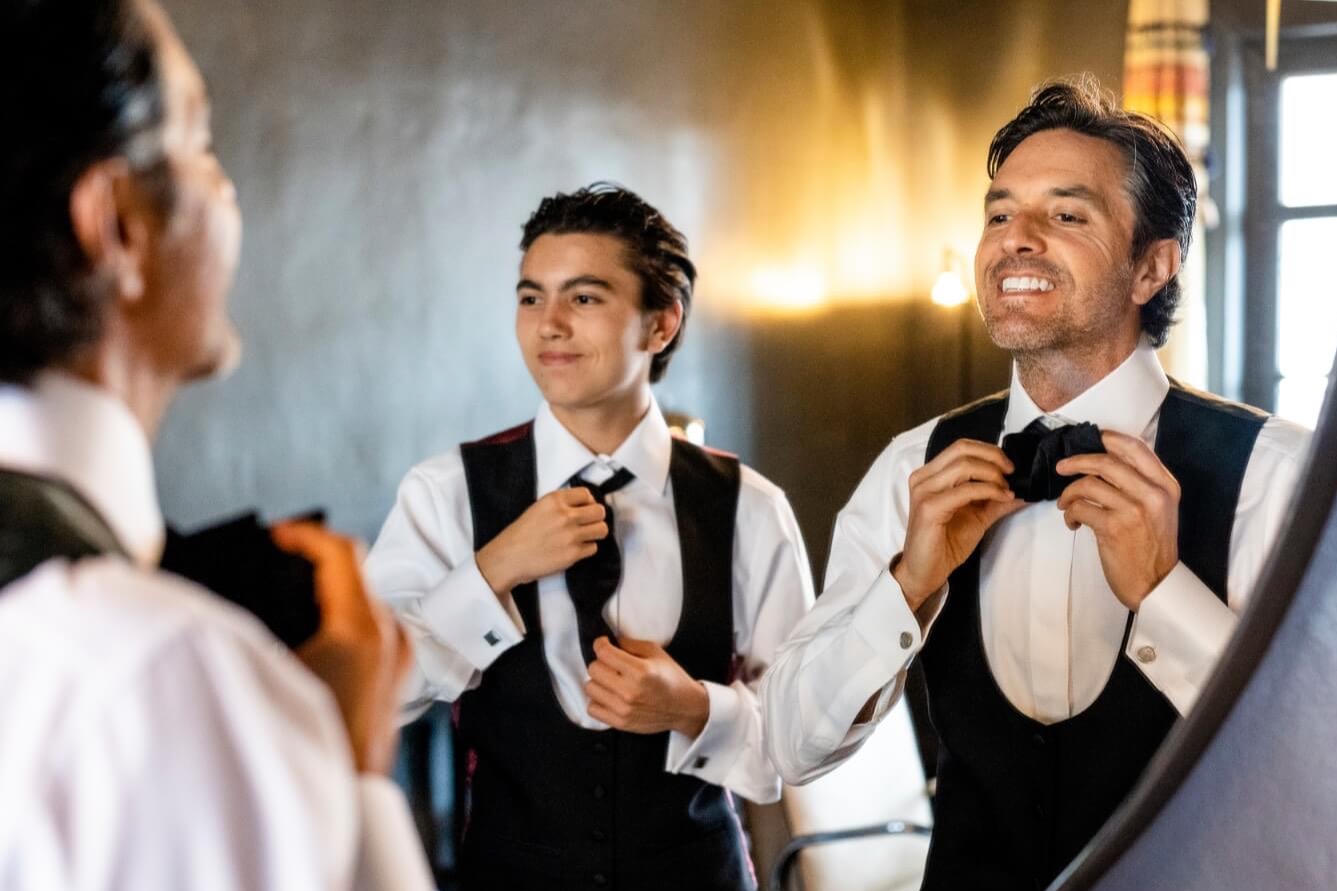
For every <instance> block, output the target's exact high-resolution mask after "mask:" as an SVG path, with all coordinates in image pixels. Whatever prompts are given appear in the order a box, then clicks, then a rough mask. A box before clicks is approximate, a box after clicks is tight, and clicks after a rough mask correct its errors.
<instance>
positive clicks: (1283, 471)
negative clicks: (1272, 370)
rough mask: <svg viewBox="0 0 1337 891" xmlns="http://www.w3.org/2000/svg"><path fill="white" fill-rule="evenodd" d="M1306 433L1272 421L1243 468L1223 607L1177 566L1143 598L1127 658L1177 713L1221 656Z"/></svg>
mask: <svg viewBox="0 0 1337 891" xmlns="http://www.w3.org/2000/svg"><path fill="white" fill-rule="evenodd" d="M1310 438H1311V434H1310V431H1308V430H1305V429H1303V428H1301V427H1299V426H1297V425H1295V424H1290V423H1288V422H1285V421H1281V420H1280V419H1277V418H1273V419H1270V420H1269V421H1268V422H1267V423H1266V424H1265V425H1264V427H1263V429H1262V431H1261V432H1260V433H1259V437H1258V442H1257V443H1256V445H1255V447H1254V451H1253V454H1252V455H1251V456H1250V459H1249V466H1248V468H1247V469H1246V470H1245V474H1244V480H1243V484H1242V486H1241V487H1240V498H1239V502H1238V505H1237V507H1236V511H1235V525H1234V529H1233V530H1232V532H1231V540H1230V561H1229V573H1228V577H1227V581H1226V587H1227V603H1222V602H1221V600H1220V599H1219V598H1218V597H1217V596H1216V595H1215V594H1213V593H1212V591H1211V590H1210V589H1209V588H1208V587H1207V586H1206V585H1205V584H1203V583H1202V581H1201V580H1200V579H1198V577H1197V576H1195V575H1194V574H1193V572H1192V570H1190V569H1189V568H1188V567H1187V566H1185V565H1184V564H1183V563H1182V562H1181V563H1177V564H1176V566H1175V567H1174V568H1173V569H1172V570H1171V571H1170V573H1169V574H1168V575H1167V576H1166V577H1165V578H1164V579H1163V580H1162V581H1161V582H1160V584H1159V585H1157V586H1156V587H1155V588H1154V589H1152V591H1151V592H1150V593H1149V594H1148V595H1147V596H1146V598H1145V599H1144V600H1143V601H1142V603H1141V605H1140V607H1139V609H1138V611H1137V615H1136V617H1135V618H1134V620H1133V629H1132V633H1131V634H1130V635H1129V639H1128V646H1127V648H1126V649H1125V654H1126V655H1127V657H1128V658H1129V659H1131V660H1133V664H1134V665H1136V666H1137V667H1138V668H1139V669H1140V670H1141V671H1142V673H1143V674H1144V675H1145V676H1146V677H1147V680H1149V681H1151V683H1152V684H1153V685H1154V686H1155V687H1156V688H1157V689H1158V690H1160V691H1161V692H1162V693H1164V694H1165V695H1166V697H1167V698H1168V699H1169V700H1170V702H1171V704H1173V705H1174V707H1175V709H1176V710H1177V711H1178V712H1179V713H1180V714H1181V715H1183V714H1187V713H1188V711H1189V709H1191V708H1192V706H1193V703H1194V702H1196V701H1197V698H1198V694H1199V693H1200V692H1201V690H1202V687H1203V685H1204V684H1206V683H1207V679H1208V678H1209V677H1210V676H1211V672H1212V669H1213V668H1214V667H1215V666H1216V663H1217V660H1218V659H1219V658H1220V656H1221V654H1222V653H1223V652H1224V651H1225V648H1226V646H1227V644H1228V643H1229V641H1230V638H1231V635H1233V634H1234V632H1235V626H1236V625H1237V624H1238V622H1239V614H1240V613H1241V612H1243V610H1244V607H1245V606H1246V605H1247V603H1248V600H1249V597H1250V596H1251V595H1252V593H1253V588H1254V585H1255V584H1256V583H1257V581H1258V578H1259V576H1260V575H1261V573H1262V570H1263V566H1264V565H1265V564H1266V562H1267V559H1268V556H1269V555H1270V554H1271V551H1272V548H1273V545H1274V544H1275V543H1276V540H1277V534H1278V533H1279V532H1280V529H1281V524H1282V522H1283V521H1284V520H1285V518H1286V517H1287V516H1288V515H1289V513H1290V510H1289V507H1290V500H1291V497H1292V495H1293V493H1294V491H1295V485H1296V483H1297V481H1298V479H1299V476H1300V474H1301V472H1302V471H1303V469H1304V463H1305V458H1306V456H1307V454H1308V446H1309V441H1310Z"/></svg>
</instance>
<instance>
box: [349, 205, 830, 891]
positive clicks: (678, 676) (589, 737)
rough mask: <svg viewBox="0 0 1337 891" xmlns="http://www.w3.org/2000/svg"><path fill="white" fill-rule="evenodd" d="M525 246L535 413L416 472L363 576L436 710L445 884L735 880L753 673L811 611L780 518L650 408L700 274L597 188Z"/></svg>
mask: <svg viewBox="0 0 1337 891" xmlns="http://www.w3.org/2000/svg"><path fill="white" fill-rule="evenodd" d="M520 246H521V249H522V250H523V251H524V257H523V260H522V262H521V266H520V280H519V284H518V285H517V288H516V294H517V305H516V338H517V340H518V342H519V345H520V349H521V352H522V353H523V355H524V359H525V364H526V366H527V367H528V369H529V372H530V375H531V376H532V377H533V379H534V382H535V383H536V384H537V385H538V387H539V390H540V391H541V392H542V394H543V398H544V401H543V403H542V404H541V405H540V406H539V410H538V413H537V415H536V417H535V418H534V420H533V421H532V422H529V423H526V424H523V425H521V426H519V427H516V428H514V429H511V430H508V431H505V432H503V433H498V434H496V435H494V436H490V437H488V438H486V439H482V440H479V441H477V442H472V443H466V444H465V445H463V446H461V447H459V448H457V449H454V450H452V451H450V452H449V453H447V454H445V455H441V456H439V457H436V458H432V459H430V460H428V461H426V462H424V463H422V464H420V465H419V466H417V467H415V468H414V469H413V470H412V471H410V472H409V474H408V476H407V477H406V478H405V480H404V482H403V484H402V485H401V486H400V490H399V495H398V499H397V502H396V504H395V507H394V509H393V511H392V512H391V514H390V517H389V518H388V519H387V520H386V523H385V527H384V529H383V530H382V532H381V535H380V538H379V539H378V540H377V542H376V545H375V547H374V548H373V550H372V552H371V555H370V558H369V560H368V563H367V571H368V573H369V575H370V577H371V578H372V579H373V580H374V584H375V586H376V587H377V588H378V589H379V590H380V592H381V593H382V595H383V596H385V597H386V598H387V600H388V601H389V602H390V603H391V604H392V605H393V607H394V608H395V610H396V611H397V612H398V613H399V614H400V615H401V616H402V617H403V619H404V621H405V622H406V624H407V625H408V626H409V628H410V634H411V636H412V637H413V638H414V642H415V643H416V645H417V647H416V649H417V668H418V672H417V678H416V689H415V690H414V691H413V694H412V698H413V701H414V703H415V704H418V705H422V704H426V703H428V702H430V701H432V700H433V699H441V700H446V701H450V702H454V703H455V704H456V718H457V724H458V728H459V731H460V734H461V739H462V744H463V746H464V747H465V748H466V749H467V753H468V754H467V757H468V766H469V776H470V813H469V816H468V820H467V824H466V825H467V828H466V831H465V835H464V844H463V856H462V861H463V863H462V869H463V874H464V884H465V887H466V888H469V889H470V891H476V889H489V888H497V889H502V888H504V889H517V888H544V889H551V888H576V887H580V888H587V887H591V886H593V887H604V888H621V889H635V891H654V889H665V891H667V889H674V891H677V889H682V888H692V889H701V891H709V889H721V891H723V889H742V888H753V887H755V879H754V878H753V876H752V872H751V869H750V867H749V865H748V860H747V856H746V852H745V850H744V846H743V841H742V836H741V833H740V831H739V826H738V824H737V821H736V818H735V814H734V811H733V808H732V806H731V801H730V795H729V793H730V791H733V792H737V793H739V794H741V795H743V796H745V797H747V798H750V799H752V800H754V801H758V802H767V801H773V800H775V799H776V798H778V796H779V791H780V781H779V777H778V775H777V774H776V771H775V768H774V767H773V766H772V765H771V764H770V762H769V761H768V760H767V758H766V755H765V754H764V751H763V746H762V742H761V716H760V712H759V707H758V700H757V696H756V683H757V680H758V678H759V677H760V676H761V673H762V672H763V671H764V669H765V668H766V666H767V665H768V663H769V661H770V659H771V655H772V653H773V652H774V650H775V648H776V646H777V645H778V644H779V642H780V641H781V640H783V639H784V638H785V636H786V635H787V634H788V633H789V631H790V629H791V628H792V627H793V626H794V624H795V623H796V622H797V620H798V619H799V617H800V616H802V615H803V613H804V612H806V610H807V609H808V607H809V606H810V605H811V603H812V597H813V595H812V582H811V579H810V577H809V570H808V563H807V556H806V554H805V552H804V547H803V542H802V539H801V538H800V535H799V530H798V527H797V525H796V523H795V520H794V516H793V512H792V511H791V509H790V507H789V504H788V502H787V500H786V499H785V496H784V494H783V493H782V492H781V491H780V490H779V489H778V488H776V487H775V486H774V485H773V484H771V483H770V482H768V481H767V480H765V479H763V478H762V477H761V476H760V475H759V474H757V473H756V472H755V471H753V470H752V469H751V468H748V467H745V466H742V465H741V464H740V463H739V462H738V461H737V459H735V458H733V457H731V456H726V455H721V454H718V453H715V452H711V451H707V450H705V449H702V448H698V447H696V446H693V445H690V444H688V443H686V442H684V441H682V440H679V439H675V438H673V437H672V436H671V435H670V433H669V428H668V426H667V424H666V423H665V421H664V417H663V415H662V414H661V412H660V409H659V406H658V405H657V404H656V402H655V399H654V396H653V395H652V393H651V387H650V385H651V384H652V383H653V382H655V381H657V380H659V379H660V377H662V375H663V374H664V371H665V369H666V368H667V366H668V363H669V360H670V358H671V357H672V355H673V352H674V350H675V349H676V348H677V346H678V344H679V342H680V341H681V339H682V333H683V327H684V323H685V321H686V317H687V313H688V310H689V309H690V306H691V298H692V287H693V284H694V281H695V278H696V271H695V268H694V267H693V265H692V263H691V261H690V260H689V259H688V258H687V246H686V240H685V239H684V238H683V236H682V234H681V233H680V232H678V230H677V229H675V228H674V227H673V226H672V225H670V224H669V222H668V221H667V220H666V219H665V218H664V217H663V216H662V215H661V214H660V213H659V212H658V211H657V210H655V209H654V208H653V207H651V206H650V205H648V204H647V203H646V202H644V201H643V200H641V199H640V198H639V197H637V196H636V195H634V194H632V193H631V192H629V191H627V190H625V189H622V188H618V187H615V186H609V185H603V184H596V185H594V186H591V187H589V188H586V189H581V190H579V191H577V192H574V193H572V194H569V195H564V194H559V195H556V196H554V197H551V198H548V199H545V200H544V201H543V202H542V203H541V204H540V205H539V208H538V210H537V211H536V212H535V213H534V215H533V216H532V217H530V219H529V222H528V223H526V225H525V227H524V237H523V239H522V241H521V245H520ZM411 707H412V706H411Z"/></svg>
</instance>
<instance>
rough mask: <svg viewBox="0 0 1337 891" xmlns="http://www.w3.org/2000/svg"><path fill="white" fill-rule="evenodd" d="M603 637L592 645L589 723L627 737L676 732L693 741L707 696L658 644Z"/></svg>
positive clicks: (702, 720) (703, 717) (587, 688)
mask: <svg viewBox="0 0 1337 891" xmlns="http://www.w3.org/2000/svg"><path fill="white" fill-rule="evenodd" d="M621 643H622V648H621V649H619V648H618V647H616V646H614V645H613V644H612V643H610V642H609V640H608V638H607V637H600V638H599V639H597V640H596V641H595V642H594V652H595V654H596V658H595V660H594V661H593V662H591V663H590V680H589V683H587V684H586V685H585V693H586V695H588V696H589V698H590V706H589V713H590V717H592V718H597V719H598V720H600V721H603V722H604V723H605V724H607V725H608V726H609V727H614V728H616V729H618V730H627V731H630V732H631V733H662V732H663V731H665V730H676V731H678V732H679V733H682V734H684V735H685V736H687V737H689V738H691V739H695V738H696V737H697V736H700V734H701V731H702V730H703V729H705V726H706V720H707V719H708V718H709V717H710V696H709V694H707V693H706V688H705V686H703V685H702V684H701V682H700V681H695V680H693V679H692V678H691V677H690V676H689V675H688V674H687V672H686V671H684V670H683V667H682V666H681V665H679V664H678V663H677V662H675V661H674V660H673V657H672V656H670V655H669V654H668V653H666V652H665V651H664V648H663V647H661V646H660V645H659V644H656V643H650V642H649V641H645V640H630V639H627V638H623V639H622V641H621Z"/></svg>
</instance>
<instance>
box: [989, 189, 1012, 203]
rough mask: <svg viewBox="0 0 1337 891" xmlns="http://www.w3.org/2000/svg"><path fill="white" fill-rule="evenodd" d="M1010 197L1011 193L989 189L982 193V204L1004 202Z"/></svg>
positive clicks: (1005, 190) (1004, 190)
mask: <svg viewBox="0 0 1337 891" xmlns="http://www.w3.org/2000/svg"><path fill="white" fill-rule="evenodd" d="M1011 197H1012V193H1011V192H1009V191H1008V190H1007V189H990V190H989V191H987V192H985V193H984V203H985V204H993V203H994V202H995V201H1005V200H1007V199H1008V198H1011Z"/></svg>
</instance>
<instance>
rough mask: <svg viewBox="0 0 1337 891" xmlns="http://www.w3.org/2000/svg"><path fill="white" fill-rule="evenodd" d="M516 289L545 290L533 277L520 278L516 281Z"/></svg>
mask: <svg viewBox="0 0 1337 891" xmlns="http://www.w3.org/2000/svg"><path fill="white" fill-rule="evenodd" d="M515 290H517V291H525V290H529V291H542V290H543V286H542V285H540V284H539V283H538V282H536V281H534V280H533V279H532V278H522V279H520V280H519V281H518V282H516V283H515Z"/></svg>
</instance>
